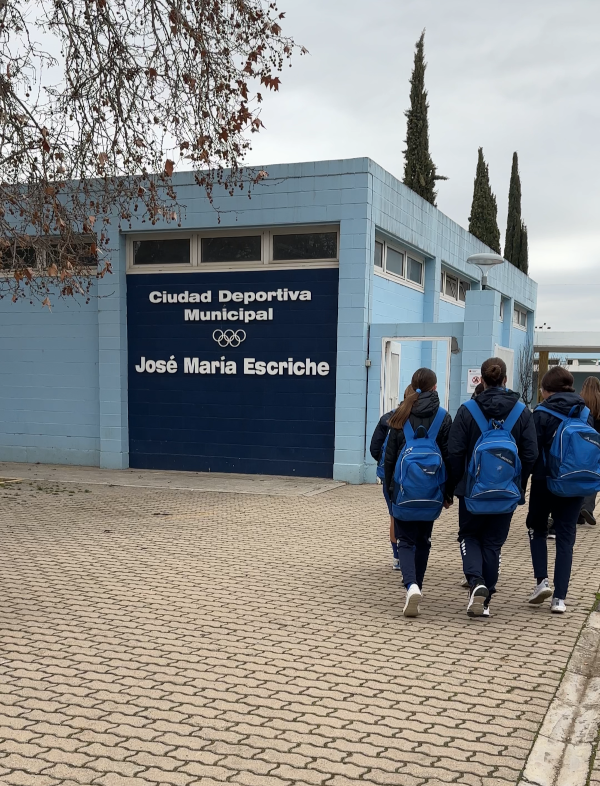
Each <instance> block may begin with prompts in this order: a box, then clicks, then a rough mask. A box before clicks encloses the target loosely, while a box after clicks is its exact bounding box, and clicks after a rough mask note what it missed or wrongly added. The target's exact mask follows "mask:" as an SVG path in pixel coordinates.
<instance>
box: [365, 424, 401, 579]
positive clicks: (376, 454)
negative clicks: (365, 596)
mask: <svg viewBox="0 0 600 786" xmlns="http://www.w3.org/2000/svg"><path fill="white" fill-rule="evenodd" d="M394 412H395V410H393V409H392V410H391V411H390V412H386V413H385V415H382V416H381V417H380V418H379V422H378V423H377V425H376V426H375V431H374V432H373V436H372V437H371V447H370V452H371V456H373V458H374V459H375V461H376V462H377V463H379V462H380V460H381V458H382V456H381V453H382V451H383V443H384V442H385V438H386V437H387V435H388V431H389V430H390V427H389V421H390V418H391V417H392V415H393V414H394ZM382 486H383V496H384V498H385V502H386V505H387V507H388V512H389V514H390V544H391V546H392V553H393V555H394V562H393V563H392V568H393V569H394V570H400V561H399V560H398V545H397V543H396V535H395V533H394V518H393V516H392V503H391V502H390V495H389V492H388V489H387V486H386V485H385V483H383V484H382Z"/></svg>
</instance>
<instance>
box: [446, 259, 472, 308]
mask: <svg viewBox="0 0 600 786" xmlns="http://www.w3.org/2000/svg"><path fill="white" fill-rule="evenodd" d="M447 275H449V276H452V278H455V279H456V298H453V297H450V295H447V294H446V276H447ZM461 284H463V285H465V284H466V285H467V287H468V289H467V290H466V291H467V292H469V291H470V290H471V289H472V288H473V282H472V281H471V280H470V279H468V278H467V277H466V276H461V274H460V273H459V272H458V271H456V270H452V269H451V268H446V267H443V268H442V272H441V276H440V300H443V301H444V303H452V305H453V306H459V307H460V308H465V306H466V301H464V300H460V299H459V297H458V293H459V292H460V285H461Z"/></svg>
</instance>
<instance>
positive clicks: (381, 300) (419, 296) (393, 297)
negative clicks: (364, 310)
mask: <svg viewBox="0 0 600 786" xmlns="http://www.w3.org/2000/svg"><path fill="white" fill-rule="evenodd" d="M424 301H425V296H424V294H423V293H422V292H419V291H418V290H416V289H413V288H412V287H407V286H404V284H400V283H398V282H396V281H390V280H389V279H387V278H383V276H379V275H377V274H375V275H374V276H373V305H372V316H371V321H372V322H390V321H392V322H396V321H400V322H421V321H422V320H423V307H424Z"/></svg>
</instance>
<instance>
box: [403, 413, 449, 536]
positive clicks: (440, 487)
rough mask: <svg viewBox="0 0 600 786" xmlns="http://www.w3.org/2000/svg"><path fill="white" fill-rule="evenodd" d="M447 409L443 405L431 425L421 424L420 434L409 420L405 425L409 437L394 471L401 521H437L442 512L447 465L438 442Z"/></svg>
mask: <svg viewBox="0 0 600 786" xmlns="http://www.w3.org/2000/svg"><path fill="white" fill-rule="evenodd" d="M445 417H446V410H445V409H442V407H440V408H439V409H438V411H437V414H436V416H435V418H434V420H433V423H432V424H431V426H430V427H429V430H427V429H425V427H424V426H419V428H418V429H417V433H420V432H423V434H424V436H421V437H418V438H417V437H416V436H415V432H414V430H413V427H412V426H411V425H410V422H409V421H408V420H407V421H406V423H405V424H404V427H403V430H404V438H405V440H406V442H405V445H404V447H403V448H402V452H401V453H400V455H399V456H398V461H397V462H396V469H395V470H394V492H395V493H394V499H393V500H392V515H393V516H394V518H396V519H400V521H435V519H437V518H438V517H439V515H440V513H441V512H442V507H443V504H444V489H445V484H446V467H445V466H444V460H443V458H442V453H441V451H440V449H439V447H438V444H437V442H436V439H437V435H438V433H439V430H440V427H441V425H442V423H443V421H444V418H445Z"/></svg>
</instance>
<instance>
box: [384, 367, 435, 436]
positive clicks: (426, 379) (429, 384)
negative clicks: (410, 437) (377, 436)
mask: <svg viewBox="0 0 600 786" xmlns="http://www.w3.org/2000/svg"><path fill="white" fill-rule="evenodd" d="M436 385H437V377H436V375H435V372H434V371H432V370H431V369H430V368H419V369H417V370H416V371H415V373H414V374H413V375H412V379H411V382H410V387H411V388H412V391H408V389H407V392H406V394H405V395H404V401H403V402H402V404H400V406H399V407H398V409H397V410H396V411H395V412H394V414H393V415H392V417H391V418H390V421H389V426H390V428H396V429H399V428H402V426H404V424H405V423H406V421H407V420H408V416H409V415H410V413H411V412H412V408H413V406H414V404H415V403H416V402H417V400H418V398H419V393H418V392H417V391H420V392H421V393H427V392H428V391H429V390H432V389H433V388H434V387H435V386H436Z"/></svg>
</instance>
